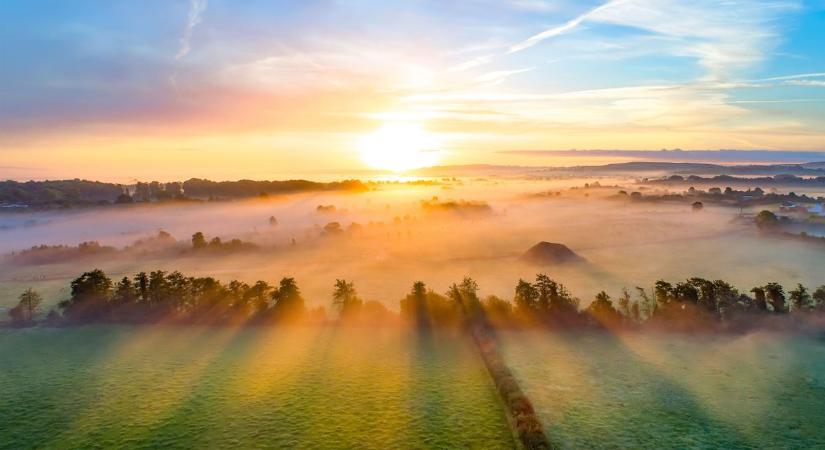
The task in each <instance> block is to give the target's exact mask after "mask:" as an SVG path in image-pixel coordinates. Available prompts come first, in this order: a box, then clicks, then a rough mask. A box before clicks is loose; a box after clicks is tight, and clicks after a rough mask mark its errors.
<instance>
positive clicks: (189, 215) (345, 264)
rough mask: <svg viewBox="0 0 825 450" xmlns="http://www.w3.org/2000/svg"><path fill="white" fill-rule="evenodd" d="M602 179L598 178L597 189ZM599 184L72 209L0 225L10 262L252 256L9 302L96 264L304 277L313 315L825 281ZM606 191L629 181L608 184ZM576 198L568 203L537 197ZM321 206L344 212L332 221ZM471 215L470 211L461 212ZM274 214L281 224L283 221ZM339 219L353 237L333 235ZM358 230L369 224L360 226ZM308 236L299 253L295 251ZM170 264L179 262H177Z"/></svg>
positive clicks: (741, 232) (730, 213)
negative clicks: (426, 293) (349, 301)
mask: <svg viewBox="0 0 825 450" xmlns="http://www.w3.org/2000/svg"><path fill="white" fill-rule="evenodd" d="M590 181H591V182H592V180H590ZM585 182H586V180H581V179H579V180H572V179H570V180H554V181H535V180H531V181H526V180H462V181H461V182H456V181H452V182H445V183H443V184H440V185H392V184H389V185H386V186H384V187H381V188H380V189H377V190H375V191H371V192H367V193H361V194H353V193H342V194H334V193H324V194H300V195H293V196H282V197H271V198H269V199H263V200H249V201H237V202H208V203H200V204H176V205H165V206H161V205H147V206H138V205H135V206H126V207H114V206H112V207H105V208H94V209H87V210H75V211H70V212H39V213H26V214H4V215H0V253H3V254H8V253H10V252H13V251H20V250H23V249H26V248H29V247H31V246H33V245H40V244H49V245H57V244H66V245H77V244H78V243H80V242H83V241H92V240H94V241H99V242H100V243H101V244H102V245H111V246H115V247H119V248H120V247H124V246H127V245H129V244H131V243H132V242H134V241H136V240H138V239H141V238H146V237H149V236H152V235H156V234H157V232H158V230H160V229H163V230H165V231H167V232H168V233H170V234H171V235H172V236H173V237H174V238H175V239H177V240H178V241H180V242H181V247H183V246H188V245H189V244H188V243H189V241H190V237H191V235H192V234H193V233H195V232H196V231H202V232H203V233H204V234H205V235H206V237H207V240H209V239H210V238H212V237H214V236H219V237H221V238H222V239H223V240H224V241H227V240H229V239H232V238H240V239H242V240H244V241H250V242H253V243H255V244H258V245H259V246H260V247H261V249H260V250H259V251H251V252H236V253H203V254H200V255H193V254H191V253H190V254H185V253H180V254H176V253H171V255H176V256H170V253H168V252H167V253H158V254H156V255H154V256H151V255H150V256H143V257H139V258H138V257H135V256H134V255H132V254H130V253H121V254H118V255H116V256H115V257H111V256H108V257H105V258H99V259H95V258H94V257H91V258H86V259H78V260H73V261H68V262H65V261H64V262H59V263H54V264H45V265H31V264H29V265H26V264H20V263H13V262H11V260H10V259H6V260H4V262H3V263H2V265H0V306H3V307H8V306H11V305H12V304H14V303H16V297H17V296H18V295H19V294H20V292H22V291H23V290H24V289H25V288H28V287H33V288H35V289H36V290H39V291H41V292H42V293H43V294H44V298H45V303H46V305H44V306H46V309H48V306H49V305H53V304H54V303H56V302H57V301H59V300H61V299H63V298H65V297H66V296H67V295H68V284H69V281H70V280H71V279H72V278H74V277H76V276H78V275H79V274H80V273H82V272H84V271H86V270H90V269H93V268H101V269H104V270H105V271H106V272H107V273H108V274H109V275H110V276H111V277H112V278H116V277H122V276H124V275H129V276H131V275H133V274H134V273H135V272H139V271H149V270H154V269H162V270H168V271H171V270H180V271H181V272H183V273H185V274H188V275H213V276H216V277H218V278H220V279H222V280H229V279H233V278H237V279H242V280H245V281H248V282H254V281H255V280H258V279H263V280H267V281H269V282H271V283H274V282H277V280H278V279H280V278H281V277H284V276H293V277H295V278H296V279H297V281H298V284H299V286H300V287H301V289H302V291H303V293H304V296H305V297H306V299H307V302H308V303H309V304H310V305H318V304H325V305H326V304H328V303H329V301H330V299H329V298H330V292H331V290H332V285H333V283H334V281H335V279H336V278H346V279H350V280H352V281H354V282H355V286H356V288H357V290H358V292H359V294H360V295H361V296H362V297H363V298H365V299H367V300H378V301H382V302H384V303H386V304H387V305H388V306H389V307H390V308H392V309H396V308H397V305H398V300H399V299H400V298H402V297H403V296H404V295H406V293H407V292H408V291H409V289H410V286H411V284H412V283H413V281H416V280H423V281H425V282H426V283H427V284H428V286H430V287H431V288H434V289H435V290H437V291H439V292H443V291H445V290H446V288H447V286H448V285H449V284H450V283H452V282H454V281H459V280H460V279H461V278H462V277H463V276H465V275H469V276H472V277H474V278H475V279H476V280H477V281H478V282H479V285H480V286H481V291H482V294H483V295H487V294H495V295H498V296H501V297H503V298H507V299H511V298H512V293H513V288H514V286H515V284H516V281H517V280H518V279H519V278H532V277H533V276H534V275H535V274H536V273H537V272H546V273H548V274H549V275H550V276H551V277H553V278H556V279H557V280H559V281H561V282H562V283H564V284H566V285H567V286H568V287H569V288H570V290H571V291H572V292H573V294H574V295H575V296H577V297H580V298H581V299H582V303H583V304H587V303H588V302H589V301H590V299H591V298H592V297H593V295H594V294H595V293H596V292H598V291H600V290H602V289H605V290H607V291H608V293H610V294H611V295H614V296H616V295H618V294H619V293H620V291H621V288H622V287H627V288H629V289H631V290H632V289H633V288H634V287H635V286H643V287H648V288H649V287H650V286H651V285H652V284H653V282H654V281H655V280H657V279H659V278H666V279H671V280H677V279H683V278H686V277H690V276H702V277H706V278H712V279H720V278H721V279H725V280H727V281H730V282H732V283H733V284H734V285H736V286H737V287H739V288H740V289H743V290H749V289H750V288H751V287H753V286H755V285H761V284H764V283H766V282H768V281H778V282H780V283H782V284H784V285H785V286H787V287H790V286H793V285H795V284H796V283H797V282H799V283H803V284H806V285H808V286H811V287H813V286H818V285H820V284H822V283H823V282H825V279H823V278H825V277H823V271H822V267H823V264H822V263H823V262H825V250H823V249H822V248H814V247H811V246H808V245H806V244H804V243H800V242H798V241H792V240H781V239H772V238H767V237H762V236H759V235H758V234H757V233H756V232H755V229H754V228H753V227H752V225H751V224H749V223H748V222H747V221H736V220H735V219H736V217H737V215H738V214H739V210H738V209H735V208H725V207H713V206H710V205H706V206H705V209H704V210H703V211H701V212H693V211H691V208H690V204H689V203H686V204H665V203H647V202H637V203H630V202H626V201H619V200H610V199H607V198H600V197H606V196H608V195H611V194H615V193H616V191H618V189H619V188H602V189H590V190H583V189H577V190H574V191H567V190H566V188H568V187H571V186H581V185H583V184H584V183H585ZM600 182H601V184H602V185H609V184H622V183H625V185H626V186H627V188H628V189H627V190H628V191H629V190H632V189H633V188H634V187H633V186H632V185H631V184H630V182H629V181H627V180H605V179H603V180H600ZM559 190H565V192H564V194H563V195H561V196H555V195H534V194H537V193H543V192H548V191H559ZM432 197H438V199H439V200H440V201H447V200H466V201H479V202H486V203H488V204H489V206H490V207H491V209H492V212H491V213H490V214H484V213H483V211H482V212H478V211H475V212H474V211H472V208H465V209H463V210H461V211H459V212H456V211H449V210H446V211H439V210H438V208H436V210H435V211H433V210H432V208H431V209H430V210H428V209H426V208H423V207H422V204H421V201H423V200H431V199H432ZM318 205H334V206H335V210H334V211H325V212H319V211H317V210H316V208H317V206H318ZM459 209H461V208H459ZM270 216H273V217H275V218H276V219H277V225H275V226H272V225H270V223H269V218H270ZM330 222H338V223H340V225H341V228H342V230H343V231H342V232H338V233H335V232H332V233H330V232H325V231H324V229H323V227H324V226H325V225H327V224H328V223H330ZM351 223H358V224H360V225H361V227H360V228H359V229H350V224H351ZM293 240H294V243H293ZM540 241H550V242H558V243H562V244H565V245H567V246H568V247H569V248H571V249H572V250H573V251H575V252H576V253H578V254H579V255H581V256H582V257H584V258H585V259H586V260H587V263H585V264H574V265H567V266H547V267H536V266H531V265H527V264H526V263H522V262H520V261H519V260H518V257H519V256H520V255H521V254H522V253H523V252H525V251H526V250H527V249H528V248H530V247H531V246H532V245H534V244H536V243H538V242H540ZM164 255H165V256H164Z"/></svg>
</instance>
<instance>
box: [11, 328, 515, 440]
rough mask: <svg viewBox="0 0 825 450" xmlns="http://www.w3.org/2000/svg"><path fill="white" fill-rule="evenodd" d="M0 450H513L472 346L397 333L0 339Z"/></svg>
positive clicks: (56, 333)
mask: <svg viewBox="0 0 825 450" xmlns="http://www.w3.org/2000/svg"><path fill="white" fill-rule="evenodd" d="M0 392H2V397H0V417H2V418H3V421H2V424H0V448H3V449H15V450H20V449H27V448H87V449H88V448H115V447H116V448H150V447H154V448H158V447H161V448H231V447H242V448H380V449H386V448H456V447H458V448H510V447H512V445H513V441H512V436H511V434H510V432H509V430H508V428H507V425H506V419H505V418H504V415H503V412H502V408H501V407H500V405H499V401H498V399H497V397H496V395H497V394H496V393H495V391H494V388H493V387H492V384H491V382H490V381H489V378H488V376H487V374H486V372H485V369H484V367H483V365H482V363H481V362H480V360H479V358H478V356H477V355H476V354H475V352H474V350H473V347H472V346H471V344H470V343H469V341H468V340H467V339H465V338H464V337H451V338H419V337H417V336H416V335H414V334H412V333H408V332H406V331H401V330H399V329H374V330H369V331H367V330H342V329H337V328H332V327H327V328H321V327H319V328H297V329H292V330H284V329H280V330H277V331H276V330H272V329H239V330H233V329H213V328H197V327H186V328H184V327H167V326H156V327H126V326H108V327H81V328H73V329H29V330H22V331H9V330H3V331H0Z"/></svg>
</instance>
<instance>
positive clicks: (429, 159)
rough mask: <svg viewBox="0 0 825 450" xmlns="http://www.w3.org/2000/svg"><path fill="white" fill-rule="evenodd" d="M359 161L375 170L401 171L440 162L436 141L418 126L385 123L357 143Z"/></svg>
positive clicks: (435, 138) (432, 135)
mask: <svg viewBox="0 0 825 450" xmlns="http://www.w3.org/2000/svg"><path fill="white" fill-rule="evenodd" d="M358 150H359V152H360V154H361V160H362V161H364V163H366V164H367V165H369V166H370V167H372V168H375V169H381V170H391V171H393V172H402V171H405V170H410V169H417V168H420V167H427V166H432V165H434V164H436V163H438V161H439V159H440V152H439V139H438V138H437V137H436V136H435V135H434V134H432V133H429V132H427V131H426V130H424V128H423V127H422V126H421V125H419V124H414V123H386V124H384V125H382V126H381V127H380V128H378V129H377V130H375V131H374V132H372V133H370V134H368V135H366V136H364V137H362V138H361V139H360V141H359V142H358Z"/></svg>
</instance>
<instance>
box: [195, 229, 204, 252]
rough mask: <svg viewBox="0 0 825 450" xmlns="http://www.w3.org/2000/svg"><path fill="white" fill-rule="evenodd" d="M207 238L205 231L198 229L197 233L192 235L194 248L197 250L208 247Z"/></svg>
mask: <svg viewBox="0 0 825 450" xmlns="http://www.w3.org/2000/svg"><path fill="white" fill-rule="evenodd" d="M206 245H207V244H206V238H205V237H203V233H201V232H200V231H198V232H197V233H195V234H193V235H192V248H194V249H195V250H198V249H202V248H206Z"/></svg>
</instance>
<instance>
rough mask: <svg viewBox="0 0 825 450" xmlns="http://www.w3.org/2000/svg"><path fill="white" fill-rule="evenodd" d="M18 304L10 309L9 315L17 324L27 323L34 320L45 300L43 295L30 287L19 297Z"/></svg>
mask: <svg viewBox="0 0 825 450" xmlns="http://www.w3.org/2000/svg"><path fill="white" fill-rule="evenodd" d="M19 299H20V301H19V302H18V303H17V306H15V307H14V308H12V309H10V310H9V316H10V317H11V320H12V322H13V323H14V324H15V325H27V324H30V323H32V322H33V321H34V315H35V314H37V311H38V309H39V308H40V303H42V302H43V297H41V296H40V294H39V293H37V292H36V291H35V290H33V289H31V288H29V289H26V290H25V291H23V293H22V294H20V297H19Z"/></svg>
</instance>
